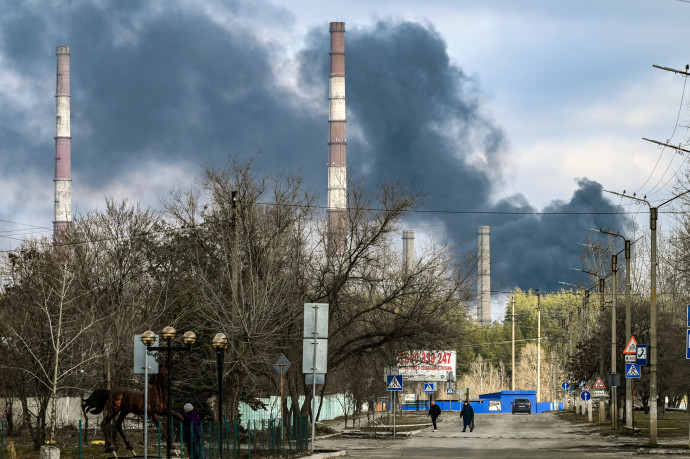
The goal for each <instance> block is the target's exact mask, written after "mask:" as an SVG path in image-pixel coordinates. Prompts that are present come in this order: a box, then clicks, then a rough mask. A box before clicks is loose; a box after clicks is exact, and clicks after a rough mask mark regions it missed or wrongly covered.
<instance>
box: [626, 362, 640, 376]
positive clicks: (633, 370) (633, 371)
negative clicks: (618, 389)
mask: <svg viewBox="0 0 690 459" xmlns="http://www.w3.org/2000/svg"><path fill="white" fill-rule="evenodd" d="M625 376H627V377H628V378H637V377H639V376H640V372H639V371H638V369H637V366H635V365H630V368H628V372H627V373H626V374H625Z"/></svg>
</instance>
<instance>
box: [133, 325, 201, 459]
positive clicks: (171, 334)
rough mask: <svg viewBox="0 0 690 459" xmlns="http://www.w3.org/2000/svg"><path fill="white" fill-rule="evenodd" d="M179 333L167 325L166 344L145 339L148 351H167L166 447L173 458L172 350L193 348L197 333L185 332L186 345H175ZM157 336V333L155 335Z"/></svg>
mask: <svg viewBox="0 0 690 459" xmlns="http://www.w3.org/2000/svg"><path fill="white" fill-rule="evenodd" d="M151 334H153V332H152V331H151V330H148V331H146V332H144V335H146V336H148V337H150V336H151ZM176 334H177V331H176V330H175V329H174V328H173V327H170V326H167V327H165V328H164V329H163V331H162V332H161V336H162V337H163V340H164V341H165V346H152V344H153V341H150V339H147V341H150V342H147V341H144V344H146V350H147V352H149V351H165V353H166V361H165V363H166V365H167V371H168V376H167V379H168V382H167V386H168V390H167V397H166V399H167V400H166V401H165V405H166V407H165V415H166V418H167V419H166V424H167V427H166V437H167V438H166V447H167V449H168V452H167V458H168V459H170V458H171V453H172V420H171V419H170V391H171V389H172V387H171V386H170V375H171V374H172V352H173V351H189V350H191V349H192V344H194V343H195V342H196V335H195V334H194V332H191V331H188V332H185V334H184V335H182V340H183V341H184V343H185V345H184V346H173V345H172V340H174V339H175V335H176ZM154 337H155V335H154ZM142 341H143V335H142ZM154 341H155V338H154Z"/></svg>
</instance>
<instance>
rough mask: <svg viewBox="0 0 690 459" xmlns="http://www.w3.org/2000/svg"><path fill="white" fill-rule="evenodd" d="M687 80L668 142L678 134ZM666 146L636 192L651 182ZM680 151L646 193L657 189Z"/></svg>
mask: <svg viewBox="0 0 690 459" xmlns="http://www.w3.org/2000/svg"><path fill="white" fill-rule="evenodd" d="M687 82H688V79H687V77H684V78H683V91H682V92H681V96H680V104H679V106H678V114H677V115H676V122H675V124H674V126H673V132H672V133H671V136H670V137H669V140H668V141H667V142H666V143H670V142H671V140H672V139H673V137H674V136H675V135H676V130H677V129H678V122H679V121H680V113H681V111H682V108H683V101H684V100H685V88H686V85H687ZM666 148H667V147H664V146H660V150H661V151H660V152H659V157H658V158H657V160H656V164H655V165H654V168H653V169H652V172H651V173H650V174H649V176H648V177H647V180H645V182H644V183H643V184H642V185H641V186H640V187H639V188H638V189H637V190H636V191H635V193H638V192H639V191H640V190H641V189H642V188H644V187H645V186H646V185H647V183H649V180H650V179H651V178H652V176H653V175H654V172H655V171H656V168H657V166H658V165H659V162H660V161H661V157H662V156H663V154H664V150H665V149H666ZM679 153H680V152H679V151H678V150H674V155H673V157H672V158H671V161H669V164H668V166H667V167H666V170H665V171H664V174H663V175H662V176H661V177H660V178H659V181H658V182H657V183H656V185H654V186H653V187H652V189H651V190H650V191H649V192H647V193H646V195H648V196H651V195H652V194H653V193H654V190H656V189H657V187H658V186H659V184H660V183H661V181H662V180H663V179H664V177H665V176H666V173H667V172H668V169H669V168H670V167H671V164H673V160H674V159H675V158H676V157H677V156H678V155H679ZM684 162H685V161H684ZM674 176H675V174H674ZM670 180H671V179H669V180H668V181H667V182H666V183H665V184H664V186H663V187H662V188H665V187H666V185H668V183H669V182H670Z"/></svg>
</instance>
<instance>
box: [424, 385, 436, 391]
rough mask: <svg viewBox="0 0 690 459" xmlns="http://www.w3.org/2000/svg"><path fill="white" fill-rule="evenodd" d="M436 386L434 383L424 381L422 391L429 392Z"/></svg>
mask: <svg viewBox="0 0 690 459" xmlns="http://www.w3.org/2000/svg"><path fill="white" fill-rule="evenodd" d="M435 390H436V388H435V387H434V383H424V392H426V393H427V394H430V393H432V392H434V391H435Z"/></svg>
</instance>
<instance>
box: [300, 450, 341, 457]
mask: <svg viewBox="0 0 690 459" xmlns="http://www.w3.org/2000/svg"><path fill="white" fill-rule="evenodd" d="M342 456H347V450H342V451H329V452H327V453H315V454H312V455H311V456H304V457H308V458H311V459H327V458H329V457H342Z"/></svg>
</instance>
